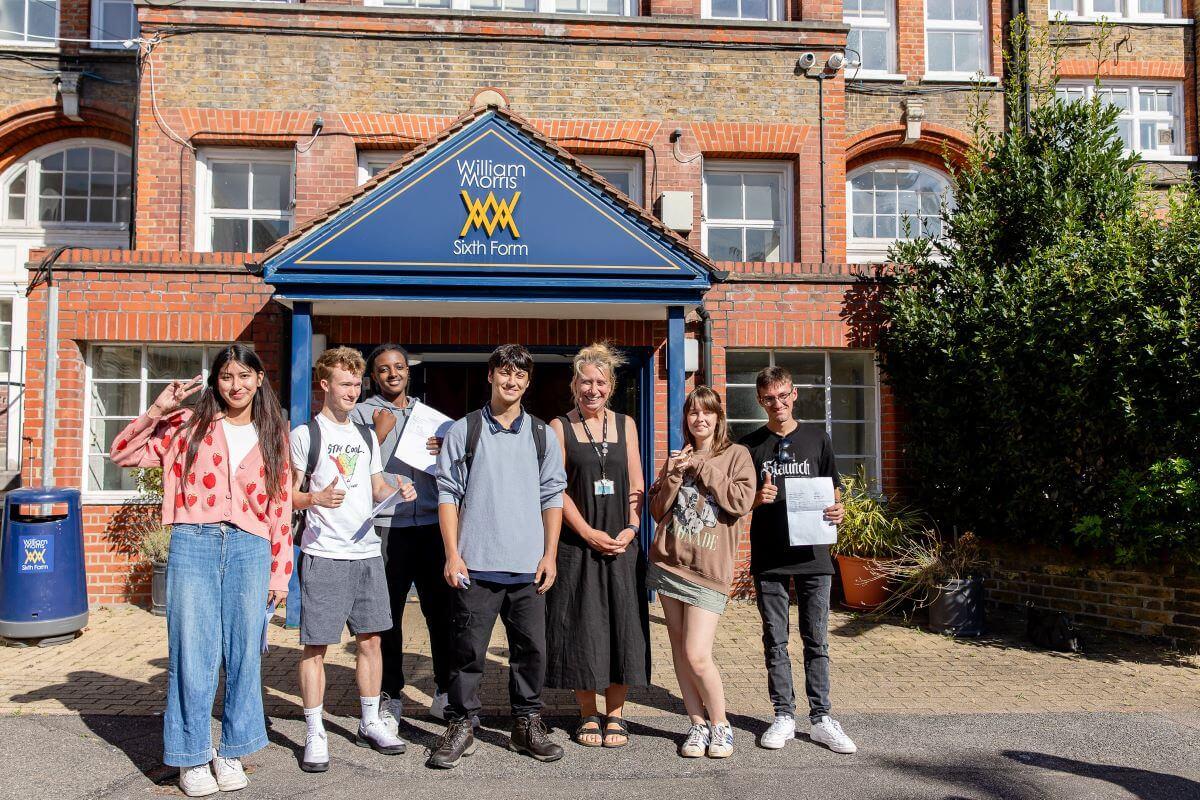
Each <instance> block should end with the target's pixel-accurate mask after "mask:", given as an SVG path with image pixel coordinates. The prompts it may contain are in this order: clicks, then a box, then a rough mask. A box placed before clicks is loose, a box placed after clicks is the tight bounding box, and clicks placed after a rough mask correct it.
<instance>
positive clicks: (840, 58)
mask: <svg viewBox="0 0 1200 800" xmlns="http://www.w3.org/2000/svg"><path fill="white" fill-rule="evenodd" d="M845 63H846V57H845V56H844V55H842V54H841V53H834V54H833V55H831V56H829V60H828V61H826V62H825V69H827V70H829V71H830V72H837V71H838V70H839V69H841V68H842V67H843V66H844V65H845Z"/></svg>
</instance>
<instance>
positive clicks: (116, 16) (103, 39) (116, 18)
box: [92, 0, 139, 49]
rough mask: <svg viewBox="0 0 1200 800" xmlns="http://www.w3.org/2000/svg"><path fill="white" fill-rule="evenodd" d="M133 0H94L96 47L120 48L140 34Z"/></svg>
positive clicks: (94, 38) (93, 37) (93, 24)
mask: <svg viewBox="0 0 1200 800" xmlns="http://www.w3.org/2000/svg"><path fill="white" fill-rule="evenodd" d="M138 30H139V29H138V18H137V10H136V9H135V8H134V7H133V0H92V41H93V43H94V44H95V46H96V47H104V48H116V49H120V48H122V47H123V46H124V45H123V44H122V42H124V41H126V40H129V39H136V38H137V36H138Z"/></svg>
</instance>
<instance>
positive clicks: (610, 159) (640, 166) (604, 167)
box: [576, 155, 646, 206]
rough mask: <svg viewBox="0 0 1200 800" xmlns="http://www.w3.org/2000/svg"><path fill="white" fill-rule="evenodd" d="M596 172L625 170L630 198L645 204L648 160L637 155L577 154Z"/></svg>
mask: <svg viewBox="0 0 1200 800" xmlns="http://www.w3.org/2000/svg"><path fill="white" fill-rule="evenodd" d="M576 158H578V159H579V161H580V162H581V163H582V164H583V165H584V166H586V167H590V168H591V169H592V170H593V171H595V172H624V173H625V174H626V175H627V176H628V177H629V199H630V200H632V201H633V202H635V203H637V204H638V205H639V206H645V204H646V200H645V194H646V191H645V189H646V187H645V183H646V162H645V160H644V159H642V158H639V157H637V156H592V155H581V156H576Z"/></svg>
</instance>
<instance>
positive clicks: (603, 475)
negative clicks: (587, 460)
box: [579, 408, 608, 481]
mask: <svg viewBox="0 0 1200 800" xmlns="http://www.w3.org/2000/svg"><path fill="white" fill-rule="evenodd" d="M579 423H580V424H581V425H583V432H584V433H586V434H587V437H588V443H589V444H591V446H592V449H593V450H595V451H596V458H598V459H600V480H602V481H604V480H608V409H607V408H606V409H604V423H603V424H602V425H601V426H600V438H601V439H602V440H603V441H602V443H601V444H602V446H600V447H597V446H596V440H595V439H594V438H593V437H592V432H591V431H590V430H589V429H588V426H587V419H585V418H584V416H583V409H579Z"/></svg>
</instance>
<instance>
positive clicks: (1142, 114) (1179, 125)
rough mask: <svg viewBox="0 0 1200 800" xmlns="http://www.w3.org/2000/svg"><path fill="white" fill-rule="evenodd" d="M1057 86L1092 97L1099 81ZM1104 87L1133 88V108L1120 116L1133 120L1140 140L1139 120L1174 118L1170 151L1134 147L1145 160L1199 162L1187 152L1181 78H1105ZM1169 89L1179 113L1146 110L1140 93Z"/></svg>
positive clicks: (1102, 84) (1130, 94)
mask: <svg viewBox="0 0 1200 800" xmlns="http://www.w3.org/2000/svg"><path fill="white" fill-rule="evenodd" d="M1055 89H1071V90H1076V91H1078V90H1082V91H1083V96H1084V98H1085V99H1088V100H1090V99H1091V98H1092V97H1094V96H1095V94H1096V84H1095V82H1093V81H1072V80H1060V81H1059V82H1058V83H1057V84H1056V85H1055ZM1100 89H1101V90H1103V89H1128V90H1129V108H1130V110H1129V111H1128V112H1127V113H1123V114H1121V116H1120V119H1123V120H1129V122H1130V130H1131V132H1132V134H1133V135H1134V136H1137V137H1138V138H1139V139H1140V137H1141V132H1140V128H1139V125H1138V123H1139V122H1143V121H1146V122H1148V121H1155V120H1157V121H1160V122H1162V121H1166V120H1167V119H1170V122H1171V127H1172V128H1173V129H1174V131H1175V138H1174V141H1173V142H1171V148H1170V150H1157V149H1156V150H1140V149H1139V150H1133V151H1132V152H1135V153H1137V155H1139V156H1140V157H1141V159H1142V160H1143V161H1195V160H1196V157H1195V156H1190V155H1187V154H1186V153H1185V151H1184V148H1185V147H1186V145H1187V142H1186V137H1187V130H1186V128H1184V124H1185V117H1184V113H1183V83H1182V82H1181V81H1101V83H1100ZM1163 89H1169V90H1170V91H1171V96H1172V99H1171V104H1172V105H1173V106H1174V108H1175V113H1174V114H1173V115H1171V116H1170V117H1169V118H1168V117H1167V116H1165V115H1163V114H1162V113H1161V112H1157V111H1142V110H1141V109H1140V108H1139V105H1140V104H1139V102H1138V99H1139V98H1138V94H1139V92H1140V91H1142V90H1154V91H1161V90H1163Z"/></svg>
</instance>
